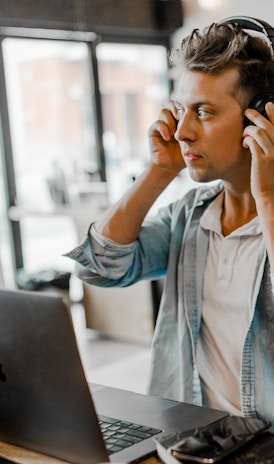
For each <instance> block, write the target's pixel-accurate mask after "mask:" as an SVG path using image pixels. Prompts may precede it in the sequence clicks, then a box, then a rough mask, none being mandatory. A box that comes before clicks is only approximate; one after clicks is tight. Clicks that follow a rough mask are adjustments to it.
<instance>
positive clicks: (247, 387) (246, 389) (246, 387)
mask: <svg viewBox="0 0 274 464" xmlns="http://www.w3.org/2000/svg"><path fill="white" fill-rule="evenodd" d="M250 390H251V389H250V383H246V384H245V393H246V394H247V395H250Z"/></svg>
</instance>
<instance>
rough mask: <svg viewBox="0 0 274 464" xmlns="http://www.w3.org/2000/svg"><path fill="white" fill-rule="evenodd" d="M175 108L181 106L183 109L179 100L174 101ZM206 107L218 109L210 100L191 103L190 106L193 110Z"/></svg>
mask: <svg viewBox="0 0 274 464" xmlns="http://www.w3.org/2000/svg"><path fill="white" fill-rule="evenodd" d="M173 102H174V104H175V106H180V107H182V106H183V105H182V104H181V103H180V102H179V101H178V100H173ZM204 105H209V106H211V107H217V106H218V105H217V104H215V103H212V102H211V101H208V100H199V101H197V102H193V103H191V104H190V105H189V106H190V107H191V108H198V107H199V106H204Z"/></svg>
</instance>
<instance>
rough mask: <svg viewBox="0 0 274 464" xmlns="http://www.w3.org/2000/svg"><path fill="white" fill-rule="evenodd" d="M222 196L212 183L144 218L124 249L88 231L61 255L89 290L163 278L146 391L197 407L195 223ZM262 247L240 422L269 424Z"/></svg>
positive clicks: (269, 317)
mask: <svg viewBox="0 0 274 464" xmlns="http://www.w3.org/2000/svg"><path fill="white" fill-rule="evenodd" d="M221 190H222V184H219V185H217V186H216V185H215V186H214V187H211V188H209V187H207V188H204V187H203V188H198V189H194V190H192V191H190V192H188V193H187V195H186V196H184V197H183V198H182V199H180V200H178V201H176V202H174V203H172V204H171V205H169V206H167V207H165V208H162V209H161V210H159V213H158V214H157V216H156V217H153V218H147V219H146V220H145V221H144V223H143V226H142V228H141V231H140V234H139V237H138V239H137V240H136V241H135V242H133V243H131V244H129V245H118V244H116V243H114V242H111V241H110V240H104V239H103V238H102V240H95V239H94V237H93V236H92V234H91V233H90V232H88V234H87V237H86V239H85V240H84V242H83V243H82V244H81V245H80V246H78V247H76V248H75V249H74V250H72V251H71V252H69V253H68V254H67V255H66V256H68V257H70V258H72V259H74V260H75V261H76V262H77V263H78V264H76V268H75V272H76V274H77V275H78V276H79V277H80V278H81V279H82V280H83V281H85V282H86V283H89V284H92V285H99V286H102V287H111V286H121V287H123V286H128V285H131V284H132V283H135V282H137V281H138V280H140V279H157V278H160V277H162V276H165V285H164V290H163V295H162V300H161V305H160V309H159V314H158V318H157V324H156V328H155V332H154V337H153V343H152V364H151V372H150V379H149V389H148V392H149V393H150V394H153V395H158V396H161V397H165V398H170V399H175V400H179V401H184V402H188V403H193V404H197V405H201V404H202V393H201V386H200V381H199V375H198V372H197V367H196V361H195V354H196V348H197V341H198V335H199V327H200V321H201V308H202V289H203V275H204V270H205V265H206V259H207V250H208V245H209V235H208V231H206V230H204V229H202V228H201V227H200V226H199V224H200V217H201V215H202V214H203V212H204V211H205V208H206V207H207V206H208V205H209V203H210V202H211V201H212V200H213V199H214V198H215V197H216V195H218V194H219V193H220V191H221ZM261 247H262V248H261V251H262V253H261V256H263V257H264V258H263V260H262V261H261V262H258V263H257V269H256V275H257V279H256V282H255V285H254V289H253V293H252V295H250V305H251V307H250V314H252V317H251V323H250V326H249V329H248V332H247V334H246V338H245V343H244V347H243V352H242V360H241V408H242V413H243V415H244V416H250V417H260V418H264V419H265V420H269V421H271V422H272V424H273V426H274V394H273V392H274V292H273V288H272V283H271V278H270V267H269V262H268V258H267V253H266V250H265V244H264V242H263V240H262V243H261ZM239 278H240V276H239Z"/></svg>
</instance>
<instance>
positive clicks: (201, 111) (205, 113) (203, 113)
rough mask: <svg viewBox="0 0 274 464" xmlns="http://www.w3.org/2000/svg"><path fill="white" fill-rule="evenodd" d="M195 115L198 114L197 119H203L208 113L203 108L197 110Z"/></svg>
mask: <svg viewBox="0 0 274 464" xmlns="http://www.w3.org/2000/svg"><path fill="white" fill-rule="evenodd" d="M197 114H198V116H199V118H205V117H207V116H208V111H206V110H205V109H203V108H197Z"/></svg>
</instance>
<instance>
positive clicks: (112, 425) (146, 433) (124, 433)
mask: <svg viewBox="0 0 274 464" xmlns="http://www.w3.org/2000/svg"><path fill="white" fill-rule="evenodd" d="M99 424H100V427H101V431H102V434H103V438H104V441H105V444H106V448H107V452H108V454H109V455H110V454H112V453H117V452H118V451H122V450H123V449H124V448H128V447H129V446H132V445H135V444H136V443H139V442H140V441H142V440H145V439H147V438H150V437H153V436H154V435H157V433H160V432H161V430H159V429H155V428H152V427H145V426H143V425H140V424H134V423H132V422H127V421H123V420H118V419H113V418H112V417H106V416H99Z"/></svg>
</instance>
